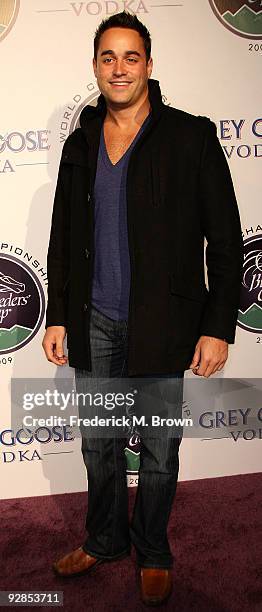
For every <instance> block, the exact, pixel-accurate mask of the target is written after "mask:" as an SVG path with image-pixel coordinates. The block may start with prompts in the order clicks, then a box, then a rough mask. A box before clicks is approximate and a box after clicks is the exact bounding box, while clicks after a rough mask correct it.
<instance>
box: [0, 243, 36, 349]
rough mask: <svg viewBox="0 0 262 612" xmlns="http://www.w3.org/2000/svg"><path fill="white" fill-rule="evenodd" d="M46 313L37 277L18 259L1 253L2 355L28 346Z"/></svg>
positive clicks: (0, 317)
mask: <svg viewBox="0 0 262 612" xmlns="http://www.w3.org/2000/svg"><path fill="white" fill-rule="evenodd" d="M44 311H45V297H44V292H43V289H42V287H41V285H40V282H39V280H38V278H37V276H36V275H35V274H34V273H33V271H32V270H31V269H30V268H29V267H28V266H27V265H26V264H25V263H24V262H20V261H19V260H18V259H16V257H13V256H11V255H2V254H0V354H3V353H4V354H6V353H11V352H13V351H16V350H18V349H20V348H22V347H23V346H25V345H26V344H28V342H30V340H32V338H33V337H34V336H35V334H36V333H37V331H38V330H39V327H40V325H41V323H42V321H43V317H44Z"/></svg>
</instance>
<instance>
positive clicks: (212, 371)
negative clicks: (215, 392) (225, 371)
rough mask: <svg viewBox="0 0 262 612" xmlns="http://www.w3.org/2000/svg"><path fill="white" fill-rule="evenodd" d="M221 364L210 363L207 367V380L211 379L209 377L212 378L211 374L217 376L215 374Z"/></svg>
mask: <svg viewBox="0 0 262 612" xmlns="http://www.w3.org/2000/svg"><path fill="white" fill-rule="evenodd" d="M218 363H219V362H215V363H214V362H212V361H211V362H210V364H209V366H208V367H207V369H206V371H205V374H204V376H205V378H209V376H211V374H215V372H216V371H217V366H218Z"/></svg>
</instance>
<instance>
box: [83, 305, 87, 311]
mask: <svg viewBox="0 0 262 612" xmlns="http://www.w3.org/2000/svg"><path fill="white" fill-rule="evenodd" d="M83 310H84V312H86V311H87V310H88V305H87V304H84V305H83Z"/></svg>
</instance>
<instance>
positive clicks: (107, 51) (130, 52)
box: [101, 49, 141, 57]
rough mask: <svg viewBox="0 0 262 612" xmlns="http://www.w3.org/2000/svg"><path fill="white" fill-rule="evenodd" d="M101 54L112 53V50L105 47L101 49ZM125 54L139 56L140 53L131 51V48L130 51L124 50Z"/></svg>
mask: <svg viewBox="0 0 262 612" xmlns="http://www.w3.org/2000/svg"><path fill="white" fill-rule="evenodd" d="M102 55H114V51H113V50H112V49H106V50H105V51H102V53H101V57H102ZM125 55H137V56H138V57H141V54H140V53H138V51H133V50H132V49H131V50H130V51H126V52H125Z"/></svg>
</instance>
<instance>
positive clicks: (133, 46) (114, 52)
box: [93, 28, 153, 108]
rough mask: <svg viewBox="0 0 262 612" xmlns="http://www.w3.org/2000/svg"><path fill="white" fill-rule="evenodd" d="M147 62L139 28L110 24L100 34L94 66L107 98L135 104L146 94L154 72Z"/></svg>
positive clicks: (113, 102) (120, 104)
mask: <svg viewBox="0 0 262 612" xmlns="http://www.w3.org/2000/svg"><path fill="white" fill-rule="evenodd" d="M152 66H153V62H152V58H150V60H149V62H148V63H146V54H145V49H144V43H143V39H142V38H141V36H140V34H139V33H138V32H137V31H136V30H131V29H127V28H110V29H109V30H106V32H104V33H103V34H102V36H101V38H100V41H99V48H98V53H97V60H95V59H93V68H94V73H95V77H96V79H97V84H98V87H99V89H100V91H101V93H102V94H103V95H104V97H105V99H106V101H107V102H108V103H109V104H111V105H114V106H116V107H119V108H125V107H128V106H132V105H133V104H135V103H136V102H138V101H139V100H140V99H141V100H142V98H143V97H144V96H145V92H146V90H147V81H148V79H149V78H150V75H151V72H152Z"/></svg>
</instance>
